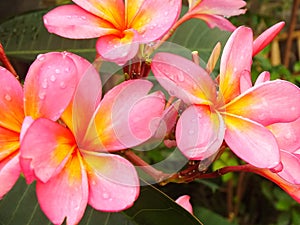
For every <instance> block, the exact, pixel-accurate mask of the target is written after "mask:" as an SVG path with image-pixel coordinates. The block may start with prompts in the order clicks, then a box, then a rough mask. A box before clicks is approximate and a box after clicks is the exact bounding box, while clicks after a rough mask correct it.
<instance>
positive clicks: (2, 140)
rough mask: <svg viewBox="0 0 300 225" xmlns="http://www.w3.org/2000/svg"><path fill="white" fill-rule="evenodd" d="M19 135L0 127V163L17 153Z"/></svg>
mask: <svg viewBox="0 0 300 225" xmlns="http://www.w3.org/2000/svg"><path fill="white" fill-rule="evenodd" d="M19 135H20V134H19V133H16V132H14V131H11V130H8V129H5V128H2V127H0V163H1V161H2V160H5V158H7V157H9V156H10V155H12V154H14V153H15V152H18V150H19V147H20V143H19Z"/></svg>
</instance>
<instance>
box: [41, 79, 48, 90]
mask: <svg viewBox="0 0 300 225" xmlns="http://www.w3.org/2000/svg"><path fill="white" fill-rule="evenodd" d="M47 87H48V82H47V80H44V81H43V82H42V88H44V89H46V88H47Z"/></svg>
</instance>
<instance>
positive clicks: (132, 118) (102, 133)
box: [86, 80, 164, 151]
mask: <svg viewBox="0 0 300 225" xmlns="http://www.w3.org/2000/svg"><path fill="white" fill-rule="evenodd" d="M151 86H152V84H151V83H150V82H148V81H146V80H134V81H127V82H123V83H122V84H120V85H118V86H116V87H115V88H113V89H111V90H110V91H109V92H108V93H107V94H106V95H105V96H104V98H103V100H102V101H101V103H100V106H99V108H98V109H97V111H96V115H95V126H96V129H97V133H98V136H99V139H100V140H101V142H102V144H103V146H104V148H105V149H106V150H109V151H112V150H121V149H125V148H130V147H133V146H136V145H138V144H141V143H142V142H144V141H146V140H147V139H148V138H150V137H151V136H152V135H153V133H154V132H155V130H156V129H157V126H158V124H159V123H158V122H159V118H160V116H161V115H162V112H163V107H164V99H163V97H162V95H161V94H153V95H149V96H146V94H147V92H148V91H149V90H150V88H151ZM155 121H156V122H157V123H156V122H155ZM149 123H150V124H149ZM152 125H153V127H152ZM88 136H90V135H87V136H86V137H87V138H88ZM90 139H93V137H90ZM96 149H97V147H96ZM89 150H90V149H89ZM98 150H101V149H99V147H98Z"/></svg>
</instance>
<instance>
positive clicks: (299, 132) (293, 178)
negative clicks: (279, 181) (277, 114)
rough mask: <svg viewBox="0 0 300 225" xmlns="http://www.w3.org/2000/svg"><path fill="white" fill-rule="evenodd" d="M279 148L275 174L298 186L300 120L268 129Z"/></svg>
mask: <svg viewBox="0 0 300 225" xmlns="http://www.w3.org/2000/svg"><path fill="white" fill-rule="evenodd" d="M268 128H269V129H270V130H271V131H272V133H273V134H274V135H275V137H276V140H277V143H278V145H279V148H280V158H281V164H280V166H279V172H277V174H278V175H279V176H280V177H282V178H283V179H285V180H286V181H288V182H289V183H292V184H297V185H300V173H299V171H300V118H299V119H297V120H295V121H293V122H290V123H276V124H272V125H270V126H269V127H268Z"/></svg>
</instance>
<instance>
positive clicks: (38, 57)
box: [37, 54, 45, 61]
mask: <svg viewBox="0 0 300 225" xmlns="http://www.w3.org/2000/svg"><path fill="white" fill-rule="evenodd" d="M37 60H39V61H43V60H45V56H44V55H43V54H39V55H38V56H37Z"/></svg>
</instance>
